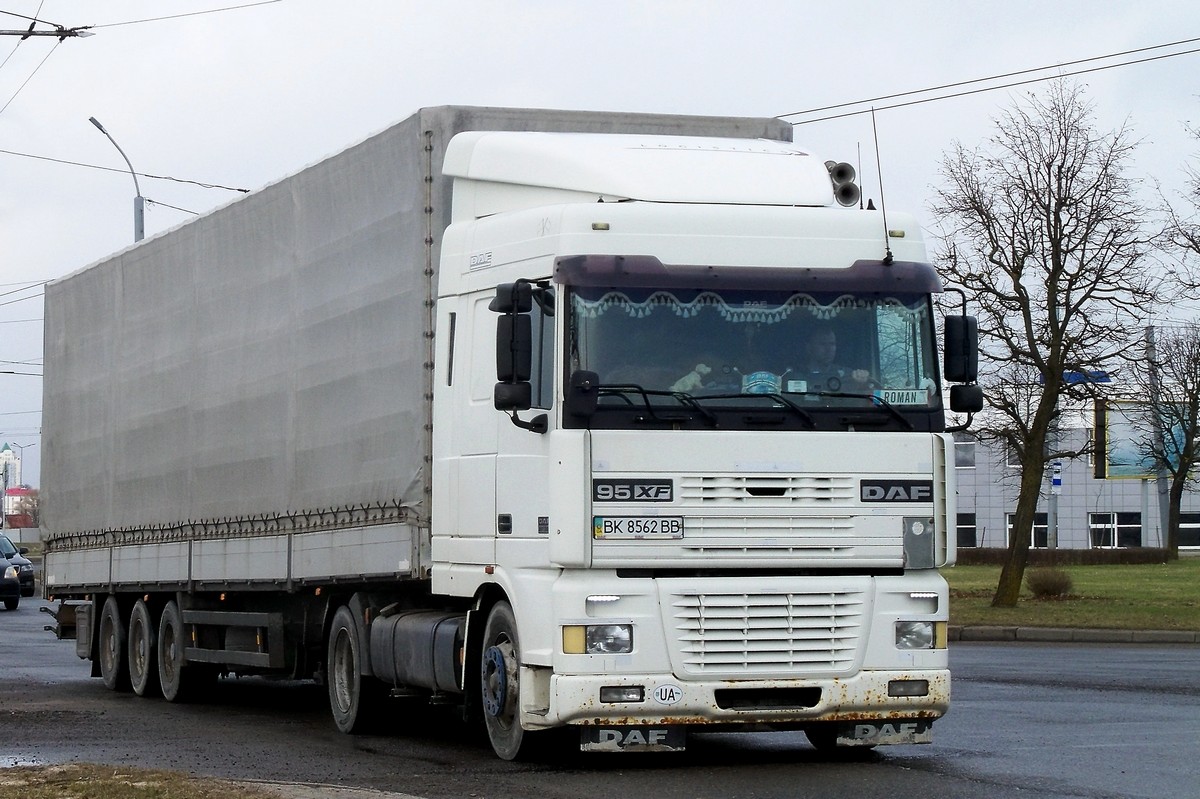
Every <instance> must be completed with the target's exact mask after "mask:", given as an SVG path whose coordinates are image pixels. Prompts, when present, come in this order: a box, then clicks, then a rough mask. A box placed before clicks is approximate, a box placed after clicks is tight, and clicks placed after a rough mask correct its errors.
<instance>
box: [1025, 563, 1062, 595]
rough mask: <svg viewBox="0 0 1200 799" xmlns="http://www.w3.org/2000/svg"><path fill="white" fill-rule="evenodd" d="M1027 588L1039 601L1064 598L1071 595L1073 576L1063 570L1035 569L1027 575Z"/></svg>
mask: <svg viewBox="0 0 1200 799" xmlns="http://www.w3.org/2000/svg"><path fill="white" fill-rule="evenodd" d="M1025 587H1026V588H1028V589H1029V593H1031V594H1033V595H1034V597H1035V598H1037V599H1048V598H1052V597H1064V596H1066V595H1067V594H1069V593H1071V587H1072V586H1071V575H1069V574H1067V573H1066V572H1065V571H1063V570H1062V569H1050V568H1044V569H1033V570H1032V571H1030V572H1028V573H1026V575H1025Z"/></svg>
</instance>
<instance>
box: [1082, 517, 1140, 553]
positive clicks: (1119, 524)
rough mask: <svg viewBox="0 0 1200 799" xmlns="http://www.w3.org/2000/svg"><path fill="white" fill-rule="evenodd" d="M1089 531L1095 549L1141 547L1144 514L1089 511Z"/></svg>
mask: <svg viewBox="0 0 1200 799" xmlns="http://www.w3.org/2000/svg"><path fill="white" fill-rule="evenodd" d="M1088 531H1089V536H1090V539H1091V544H1092V548H1093V549H1114V548H1118V547H1140V546H1141V545H1142V514H1140V513H1089V514H1088Z"/></svg>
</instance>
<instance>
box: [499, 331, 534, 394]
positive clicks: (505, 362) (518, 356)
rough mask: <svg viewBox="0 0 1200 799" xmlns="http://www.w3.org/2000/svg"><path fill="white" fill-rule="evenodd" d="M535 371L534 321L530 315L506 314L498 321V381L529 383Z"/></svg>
mask: <svg viewBox="0 0 1200 799" xmlns="http://www.w3.org/2000/svg"><path fill="white" fill-rule="evenodd" d="M532 371H533V321H532V320H531V319H530V318H529V316H528V314H519V315H517V314H505V315H504V316H501V317H500V318H499V319H497V320H496V379H497V380H499V381H501V382H503V383H520V382H528V380H529V375H530V374H531V373H532Z"/></svg>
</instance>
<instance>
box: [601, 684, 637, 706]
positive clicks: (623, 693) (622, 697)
mask: <svg viewBox="0 0 1200 799" xmlns="http://www.w3.org/2000/svg"><path fill="white" fill-rule="evenodd" d="M645 700H646V689H645V688H644V687H642V686H640V685H606V686H604V687H602V688H601V689H600V701H601V702H605V703H608V704H615V703H617V702H644V701H645Z"/></svg>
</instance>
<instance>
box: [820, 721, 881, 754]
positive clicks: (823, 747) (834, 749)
mask: <svg viewBox="0 0 1200 799" xmlns="http://www.w3.org/2000/svg"><path fill="white" fill-rule="evenodd" d="M804 736H805V737H806V738H808V742H809V743H810V744H812V746H813V748H814V749H816V750H817V751H818V752H820V753H822V754H824V755H829V756H830V757H835V758H838V759H840V760H857V759H861V758H865V757H867V756H869V755H870V754H871V752H872V750H874V749H875V745H874V744H871V745H869V746H838V742H837V732H836V731H835V730H834V729H833V727H831V726H820V725H818V726H815V727H807V728H805V730H804Z"/></svg>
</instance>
